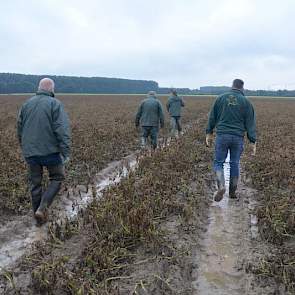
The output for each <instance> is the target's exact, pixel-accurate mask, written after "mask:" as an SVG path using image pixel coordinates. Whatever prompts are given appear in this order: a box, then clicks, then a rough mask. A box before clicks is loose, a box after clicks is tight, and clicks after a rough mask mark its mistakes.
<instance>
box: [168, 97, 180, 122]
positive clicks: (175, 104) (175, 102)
mask: <svg viewBox="0 0 295 295" xmlns="http://www.w3.org/2000/svg"><path fill="white" fill-rule="evenodd" d="M166 107H167V111H168V112H169V114H170V116H171V117H180V116H181V108H182V107H184V102H183V100H182V98H181V97H179V96H177V95H172V96H170V97H169V99H168V102H167V104H166Z"/></svg>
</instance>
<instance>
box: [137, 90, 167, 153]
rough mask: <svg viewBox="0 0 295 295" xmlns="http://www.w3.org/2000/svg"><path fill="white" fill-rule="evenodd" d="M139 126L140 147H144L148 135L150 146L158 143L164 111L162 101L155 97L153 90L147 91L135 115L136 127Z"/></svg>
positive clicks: (153, 146) (154, 147) (155, 146)
mask: <svg viewBox="0 0 295 295" xmlns="http://www.w3.org/2000/svg"><path fill="white" fill-rule="evenodd" d="M139 125H140V126H141V129H142V130H141V131H142V134H141V147H142V148H145V147H146V145H147V139H148V137H150V138H151V142H152V148H153V149H156V148H157V145H158V133H159V125H160V127H161V128H163V127H164V112H163V107H162V103H161V102H160V100H158V99H157V97H156V93H155V92H154V91H149V93H148V95H147V98H146V99H144V100H143V101H142V102H141V104H140V106H139V108H138V111H137V114H136V117H135V126H136V128H137V127H139Z"/></svg>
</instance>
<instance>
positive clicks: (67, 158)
mask: <svg viewBox="0 0 295 295" xmlns="http://www.w3.org/2000/svg"><path fill="white" fill-rule="evenodd" d="M61 158H62V164H63V165H65V164H67V163H69V162H70V157H64V156H62V157H61Z"/></svg>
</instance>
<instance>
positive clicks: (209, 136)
mask: <svg viewBox="0 0 295 295" xmlns="http://www.w3.org/2000/svg"><path fill="white" fill-rule="evenodd" d="M212 143H213V134H210V133H208V134H206V146H207V147H210V146H211V145H212Z"/></svg>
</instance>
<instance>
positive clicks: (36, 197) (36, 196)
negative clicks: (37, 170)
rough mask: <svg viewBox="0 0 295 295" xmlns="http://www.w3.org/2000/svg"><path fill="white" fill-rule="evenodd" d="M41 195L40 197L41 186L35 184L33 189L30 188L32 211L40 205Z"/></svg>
mask: <svg viewBox="0 0 295 295" xmlns="http://www.w3.org/2000/svg"><path fill="white" fill-rule="evenodd" d="M41 197H42V187H41V186H38V187H36V186H35V187H34V189H32V190H31V199H32V208H33V212H34V213H35V212H36V211H37V209H38V208H39V206H40V203H41Z"/></svg>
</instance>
